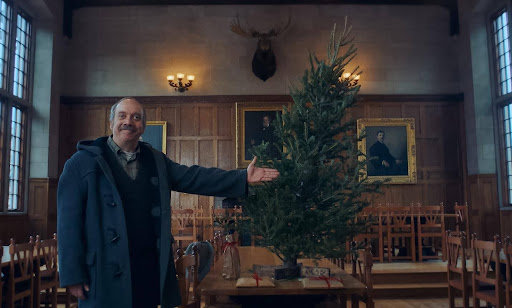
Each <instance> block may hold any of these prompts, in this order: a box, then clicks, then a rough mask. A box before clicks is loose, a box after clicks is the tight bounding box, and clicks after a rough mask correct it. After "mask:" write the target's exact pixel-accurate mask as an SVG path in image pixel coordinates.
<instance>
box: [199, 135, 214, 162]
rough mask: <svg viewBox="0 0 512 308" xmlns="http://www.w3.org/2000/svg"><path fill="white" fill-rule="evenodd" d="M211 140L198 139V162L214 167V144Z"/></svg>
mask: <svg viewBox="0 0 512 308" xmlns="http://www.w3.org/2000/svg"><path fill="white" fill-rule="evenodd" d="M213 143H214V142H213V141H212V140H200V141H199V161H198V164H199V165H200V166H203V167H216V164H215V156H214V153H213V152H214V146H213Z"/></svg>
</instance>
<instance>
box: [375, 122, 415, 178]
mask: <svg viewBox="0 0 512 308" xmlns="http://www.w3.org/2000/svg"><path fill="white" fill-rule="evenodd" d="M376 137H377V141H376V142H375V143H374V144H373V145H372V146H371V147H370V150H369V156H370V158H371V160H370V163H371V164H372V166H373V170H370V168H369V169H368V175H369V176H386V175H407V170H406V168H407V167H404V164H403V162H402V160H400V159H397V158H395V157H394V156H393V155H392V154H391V153H390V151H389V148H388V146H387V145H386V144H385V143H384V139H385V137H386V133H385V132H384V131H383V130H379V131H377V134H376Z"/></svg>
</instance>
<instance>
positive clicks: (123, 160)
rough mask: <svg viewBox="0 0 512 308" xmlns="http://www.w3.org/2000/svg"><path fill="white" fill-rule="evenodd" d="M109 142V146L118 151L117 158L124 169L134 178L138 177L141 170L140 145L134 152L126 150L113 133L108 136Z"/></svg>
mask: <svg viewBox="0 0 512 308" xmlns="http://www.w3.org/2000/svg"><path fill="white" fill-rule="evenodd" d="M107 144H108V146H109V148H110V149H111V150H112V151H113V152H114V153H116V157H117V160H118V161H119V163H120V164H121V166H123V169H124V171H126V173H127V174H128V176H129V177H130V178H131V179H132V180H134V179H135V178H136V177H137V172H139V160H138V158H139V154H140V148H139V146H137V149H135V152H133V153H129V152H125V151H123V150H121V148H120V147H119V146H118V145H117V144H116V143H115V142H114V139H112V135H110V137H108V139H107Z"/></svg>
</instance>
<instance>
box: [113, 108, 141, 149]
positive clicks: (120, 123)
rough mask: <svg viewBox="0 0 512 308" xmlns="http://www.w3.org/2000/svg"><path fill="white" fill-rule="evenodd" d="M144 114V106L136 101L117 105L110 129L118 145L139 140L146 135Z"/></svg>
mask: <svg viewBox="0 0 512 308" xmlns="http://www.w3.org/2000/svg"><path fill="white" fill-rule="evenodd" d="M142 114H143V110H142V105H141V104H139V102H137V101H136V100H134V99H126V100H124V101H122V102H121V103H119V105H117V107H116V113H115V115H114V120H113V121H110V129H111V130H112V134H113V139H114V141H115V142H116V143H117V144H118V145H120V144H123V143H126V142H128V143H132V142H137V141H138V140H139V137H140V136H141V135H142V134H143V133H144V126H143V121H142Z"/></svg>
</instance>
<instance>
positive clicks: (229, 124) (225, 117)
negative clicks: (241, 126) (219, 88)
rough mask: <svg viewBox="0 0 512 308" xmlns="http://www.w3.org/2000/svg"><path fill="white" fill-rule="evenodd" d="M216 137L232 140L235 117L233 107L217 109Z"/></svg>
mask: <svg viewBox="0 0 512 308" xmlns="http://www.w3.org/2000/svg"><path fill="white" fill-rule="evenodd" d="M217 127H218V135H219V136H226V137H231V138H234V136H235V134H234V131H233V127H235V117H234V108H233V107H219V108H217Z"/></svg>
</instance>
